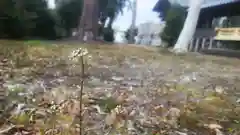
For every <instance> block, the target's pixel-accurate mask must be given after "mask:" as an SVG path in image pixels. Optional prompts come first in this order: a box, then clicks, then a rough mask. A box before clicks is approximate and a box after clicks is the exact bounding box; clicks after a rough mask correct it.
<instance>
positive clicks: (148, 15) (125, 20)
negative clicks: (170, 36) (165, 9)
mask: <svg viewBox="0 0 240 135" xmlns="http://www.w3.org/2000/svg"><path fill="white" fill-rule="evenodd" d="M157 1H158V0H137V2H138V4H137V20H136V23H137V24H140V23H144V22H147V21H153V22H159V21H160V20H159V18H158V16H157V13H154V12H153V11H152V8H153V7H154V5H155V4H156V2H157ZM48 2H49V6H50V7H51V8H52V7H54V0H48ZM131 18H132V13H131V11H129V10H127V8H125V9H124V13H123V15H119V16H118V18H117V19H116V21H115V23H114V25H113V27H114V28H118V29H120V30H126V29H127V28H128V27H129V26H130V24H131Z"/></svg>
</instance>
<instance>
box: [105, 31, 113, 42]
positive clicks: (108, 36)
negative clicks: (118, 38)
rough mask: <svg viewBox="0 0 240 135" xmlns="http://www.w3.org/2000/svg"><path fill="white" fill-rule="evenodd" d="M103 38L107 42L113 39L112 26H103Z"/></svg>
mask: <svg viewBox="0 0 240 135" xmlns="http://www.w3.org/2000/svg"><path fill="white" fill-rule="evenodd" d="M103 39H104V41H107V42H113V41H114V30H113V29H112V28H104V29H103Z"/></svg>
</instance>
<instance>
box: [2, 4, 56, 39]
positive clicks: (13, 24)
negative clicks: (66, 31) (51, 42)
mask: <svg viewBox="0 0 240 135" xmlns="http://www.w3.org/2000/svg"><path fill="white" fill-rule="evenodd" d="M0 7H1V8H0V16H1V18H0V25H1V27H0V36H1V37H2V38H26V37H29V36H32V37H43V38H47V39H51V38H54V37H55V36H56V33H55V30H54V26H55V20H54V18H53V16H52V15H51V13H50V11H49V10H48V8H47V3H46V1H45V0H22V1H19V0H1V2H0Z"/></svg>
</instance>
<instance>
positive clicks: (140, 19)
mask: <svg viewBox="0 0 240 135" xmlns="http://www.w3.org/2000/svg"><path fill="white" fill-rule="evenodd" d="M157 1H158V0H137V20H136V23H137V25H138V24H140V23H144V22H147V21H153V22H156V23H160V19H159V18H158V15H157V13H154V12H153V11H152V9H153V7H154V5H155V4H156V3H157ZM131 19H132V11H130V10H128V9H127V8H125V10H124V14H123V15H119V17H118V18H117V20H116V21H115V23H114V25H113V27H114V28H115V27H117V28H118V29H120V30H126V29H127V28H128V27H130V25H131Z"/></svg>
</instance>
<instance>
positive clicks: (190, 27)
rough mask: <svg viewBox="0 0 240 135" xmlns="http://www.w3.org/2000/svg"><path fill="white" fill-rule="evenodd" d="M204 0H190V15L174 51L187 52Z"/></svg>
mask: <svg viewBox="0 0 240 135" xmlns="http://www.w3.org/2000/svg"><path fill="white" fill-rule="evenodd" d="M203 2H204V0H190V1H189V9H188V15H187V18H186V20H185V23H184V26H183V29H182V31H181V33H180V35H179V37H178V40H177V43H176V44H175V46H174V51H175V52H176V53H181V52H187V51H188V49H187V48H188V45H189V44H190V42H191V39H192V38H193V35H194V33H195V30H196V26H197V22H198V18H199V14H200V10H201V5H202V4H203Z"/></svg>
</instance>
